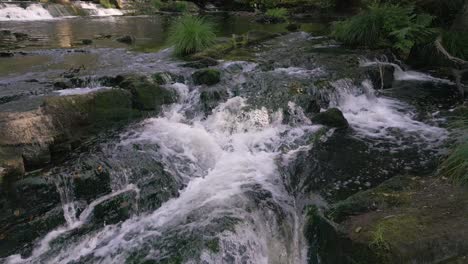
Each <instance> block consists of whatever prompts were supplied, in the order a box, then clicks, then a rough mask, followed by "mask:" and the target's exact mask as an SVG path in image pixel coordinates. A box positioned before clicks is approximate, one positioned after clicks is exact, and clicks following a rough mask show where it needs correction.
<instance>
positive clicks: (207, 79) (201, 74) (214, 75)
mask: <svg viewBox="0 0 468 264" xmlns="http://www.w3.org/2000/svg"><path fill="white" fill-rule="evenodd" d="M192 78H193V82H194V83H195V84H196V85H202V84H205V85H208V86H210V85H214V84H217V83H218V82H219V81H220V80H221V72H220V71H218V70H215V69H206V70H200V71H196V72H194V73H193V74H192Z"/></svg>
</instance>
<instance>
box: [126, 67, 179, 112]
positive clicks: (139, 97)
mask: <svg viewBox="0 0 468 264" xmlns="http://www.w3.org/2000/svg"><path fill="white" fill-rule="evenodd" d="M121 78H122V81H121V82H120V83H119V87H121V88H123V89H126V90H128V91H130V92H131V94H132V106H133V108H135V109H138V110H160V109H161V106H162V105H163V104H169V103H173V102H174V100H175V96H174V94H173V93H171V92H169V91H168V90H166V89H164V88H162V87H160V86H159V85H158V84H156V83H154V82H151V81H150V80H149V79H148V78H147V77H146V76H140V75H128V76H122V77H121Z"/></svg>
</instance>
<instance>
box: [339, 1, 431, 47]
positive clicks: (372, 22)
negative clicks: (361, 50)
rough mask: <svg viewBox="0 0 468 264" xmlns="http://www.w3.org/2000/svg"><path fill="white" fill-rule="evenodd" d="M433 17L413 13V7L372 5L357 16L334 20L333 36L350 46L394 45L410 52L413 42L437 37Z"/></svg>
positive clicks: (426, 40)
mask: <svg viewBox="0 0 468 264" xmlns="http://www.w3.org/2000/svg"><path fill="white" fill-rule="evenodd" d="M432 20H433V17H432V16H430V15H426V14H420V15H416V14H414V13H413V8H412V7H403V6H399V5H394V4H373V5H371V6H370V7H369V9H367V10H365V11H363V12H361V13H360V14H358V15H356V16H354V17H351V18H349V19H346V20H344V21H340V22H335V23H334V25H333V30H332V36H333V37H335V38H336V39H337V40H339V41H341V42H343V43H344V44H346V45H350V46H365V47H369V48H379V47H392V48H394V49H396V50H398V51H400V52H401V53H403V54H408V53H409V51H410V49H411V48H412V47H413V45H414V44H416V43H423V42H428V41H430V40H431V39H433V38H434V37H435V34H434V31H433V30H432V29H431V28H429V26H430V25H431V23H432Z"/></svg>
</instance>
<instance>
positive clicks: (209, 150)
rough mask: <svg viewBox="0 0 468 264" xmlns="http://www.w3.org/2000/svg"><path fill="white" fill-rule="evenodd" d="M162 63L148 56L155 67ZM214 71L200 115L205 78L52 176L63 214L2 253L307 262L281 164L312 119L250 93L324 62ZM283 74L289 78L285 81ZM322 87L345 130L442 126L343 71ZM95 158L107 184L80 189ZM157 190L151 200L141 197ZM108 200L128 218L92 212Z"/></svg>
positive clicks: (431, 133) (416, 131)
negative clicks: (212, 88) (103, 217)
mask: <svg viewBox="0 0 468 264" xmlns="http://www.w3.org/2000/svg"><path fill="white" fill-rule="evenodd" d="M285 38H286V41H287V42H286V41H279V43H280V46H281V48H282V49H285V50H287V51H288V52H290V50H294V49H292V48H291V47H290V45H286V44H285V43H287V44H291V43H294V44H296V43H301V41H302V42H304V41H307V40H308V36H307V35H306V34H302V33H301V34H296V35H292V37H291V36H287V37H285ZM291 45H293V44H291ZM300 45H302V46H305V45H304V43H301V44H300ZM273 48H274V47H273ZM272 54H275V55H276V56H280V55H281V53H280V52H278V53H275V52H272ZM278 54H279V55H278ZM287 55H288V56H289V53H287ZM288 58H289V57H288ZM163 63H164V62H163V61H162V60H158V65H159V66H161V65H163ZM171 65H172V64H171ZM219 69H221V70H222V71H223V74H224V76H223V79H224V82H222V83H221V84H220V86H222V85H226V86H227V87H228V90H229V91H228V92H229V93H230V94H236V95H238V96H233V97H231V98H230V99H227V101H225V102H224V103H221V104H219V105H218V106H217V107H216V108H214V110H212V111H209V113H208V114H206V112H203V111H200V109H201V107H200V104H201V103H202V102H200V93H201V91H203V87H197V86H191V85H190V83H189V82H188V83H186V84H182V83H175V84H172V85H170V87H169V88H172V89H173V90H175V91H176V92H177V93H178V94H179V102H178V103H175V104H173V105H171V106H169V107H167V108H165V109H164V110H163V112H162V114H161V115H159V116H158V117H153V118H148V119H146V120H144V121H143V122H142V123H140V124H138V125H134V126H131V127H129V128H128V129H127V131H126V132H124V133H122V134H120V135H119V138H118V139H117V142H114V141H111V142H110V143H106V144H104V146H101V147H100V151H99V152H98V151H96V153H93V155H90V156H93V157H85V158H83V159H84V160H86V159H88V158H89V159H91V158H93V159H96V160H98V161H97V162H94V163H90V164H86V162H83V164H84V165H83V166H81V167H80V166H78V167H79V168H77V169H76V170H75V171H73V172H72V171H71V169H70V171H67V170H64V171H60V172H59V173H57V174H56V175H52V176H51V178H52V180H54V181H55V182H56V185H57V189H58V190H59V193H60V196H61V200H62V204H63V205H62V206H63V211H64V216H65V220H66V223H65V224H64V226H62V227H59V228H56V229H55V230H53V231H51V232H49V233H48V234H47V235H46V236H44V237H43V238H41V239H39V240H38V241H36V243H35V245H34V249H33V250H32V252H30V254H26V256H21V255H12V256H10V257H8V258H7V259H5V262H6V263H142V262H145V261H148V263H149V262H151V261H152V262H154V263H158V262H162V263H167V262H170V261H175V260H177V261H179V262H186V263H291V264H296V263H306V262H307V257H306V256H307V246H306V244H305V242H304V239H303V237H302V236H303V235H302V222H303V216H302V214H303V211H302V210H303V205H304V204H305V203H306V201H297V200H296V199H297V197H295V195H296V194H295V193H292V192H291V191H290V188H289V186H287V183H286V182H287V180H285V179H284V177H285V176H284V174H283V171H282V170H281V168H282V167H287V166H288V164H289V163H290V162H291V161H294V159H295V158H296V157H297V156H298V155H300V154H301V153H303V152H307V151H313V150H314V145H313V143H311V142H312V140H311V138H312V137H313V136H314V135H316V132H318V131H320V130H321V128H322V127H321V126H319V125H314V124H313V123H312V122H311V121H310V120H309V119H308V118H307V114H306V113H304V111H303V109H302V108H301V107H299V106H298V104H296V103H294V102H289V101H288V100H289V99H290V97H287V101H288V102H287V104H286V105H285V106H284V109H278V107H277V106H272V107H271V108H266V107H264V106H263V105H270V104H269V102H266V101H268V100H273V99H275V98H266V97H265V98H266V99H264V102H263V105H262V104H259V103H258V102H259V101H258V100H257V99H258V97H259V95H262V94H261V92H263V91H267V92H270V91H271V90H268V89H272V90H275V91H285V93H286V94H287V95H288V96H290V93H291V91H294V92H296V93H302V92H303V91H302V90H301V87H300V86H299V84H297V83H299V82H304V83H312V82H313V81H314V80H316V79H318V78H323V77H324V76H326V74H327V68H326V67H321V65H318V67H317V65H314V67H306V66H304V65H294V64H293V65H281V66H280V67H276V69H274V68H273V69H269V70H262V69H260V67H259V65H257V64H253V63H246V62H229V63H224V64H222V65H221V66H219ZM184 73H185V72H184ZM190 73H191V72H189V73H187V74H186V75H187V76H189V74H190ZM187 76H186V77H187ZM268 78H271V79H269V80H268V81H269V82H267V79H268ZM290 83H294V85H293V86H292V87H291V86H287V84H290ZM270 85H271V86H272V87H269V86H270ZM331 86H332V88H333V89H331V90H330V91H326V92H324V91H322V92H321V93H323V94H322V95H323V96H324V97H327V98H328V99H329V102H330V107H338V108H340V109H341V110H342V111H343V114H344V116H345V117H346V118H347V119H348V121H349V123H350V126H351V128H352V130H351V131H352V132H351V131H350V132H349V133H353V135H356V136H357V137H359V138H362V139H369V140H371V141H373V140H378V141H385V142H392V143H395V145H402V144H407V143H405V142H408V141H411V142H412V143H411V144H413V143H416V144H414V145H417V143H418V142H429V143H433V144H439V143H440V141H442V140H443V138H444V137H445V135H446V132H445V130H443V129H440V128H437V127H433V126H430V125H427V124H425V123H423V122H419V121H415V120H414V119H413V117H414V116H413V114H412V113H413V112H412V109H411V107H410V106H409V105H406V104H403V103H401V102H399V101H397V100H395V99H391V98H385V97H378V96H376V95H375V92H374V90H373V88H372V86H371V85H370V84H369V83H368V82H364V83H362V85H356V84H353V82H351V81H350V80H348V79H345V78H343V79H339V80H336V81H334V82H331ZM239 87H240V88H239ZM285 87H287V88H285ZM249 89H251V90H250V91H249ZM314 89H315V88H314ZM234 90H235V92H234ZM64 92H65V90H64ZM69 92H72V93H75V92H76V93H81V92H88V90H86V91H84V90H76V91H71V90H70V91H69ZM317 93H318V92H317ZM252 102H254V103H252ZM322 110H324V109H322ZM333 131H334V130H333V129H331V130H329V133H327V135H330V134H332V133H334V132H333ZM396 132H397V133H396ZM327 135H325V137H326V136H327ZM325 140H326V139H325ZM94 156H96V157H94ZM80 162H82V161H81V160H79V161H77V163H79V164H81V163H80ZM310 162H313V161H310ZM95 167H96V169H95V170H96V171H97V172H98V174H99V175H100V177H104V176H105V175H104V173H101V172H102V171H109V175H108V176H109V177H110V189H109V190H105V191H103V192H102V193H100V194H99V195H94V196H90V195H88V194H86V195H83V194H81V196H82V197H81V198H78V196H79V195H80V194H77V193H75V189H74V186H73V185H74V184H76V183H75V180H76V178H79V177H78V176H79V175H76V174H84V171H86V170H89V168H95ZM161 168H163V169H161ZM154 186H156V187H157V188H159V189H157V191H156V192H153V193H151V194H148V193H147V190H145V188H153V187H154ZM161 193H164V197H163V198H161V197H160V196H159V195H161ZM83 197H85V198H83ZM119 197H123V198H124V199H123V202H122V201H121V200H116V199H118V198H119ZM155 197H156V198H158V199H159V198H161V199H159V200H158V202H155V203H154V204H151V199H155ZM114 201H118V202H119V203H117V204H118V206H117V207H118V208H119V209H121V208H131V209H130V210H128V211H130V214H129V215H128V217H126V218H125V219H123V220H122V221H115V222H111V223H107V222H106V221H103V222H99V221H98V220H96V219H95V218H97V217H98V216H97V214H98V213H99V212H96V209H97V208H99V207H102V206H103V205H104V204H106V203H109V202H114ZM160 201H161V203H159V202H160ZM298 204H301V206H299V205H298Z"/></svg>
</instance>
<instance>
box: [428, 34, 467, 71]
mask: <svg viewBox="0 0 468 264" xmlns="http://www.w3.org/2000/svg"><path fill="white" fill-rule="evenodd" d="M434 44H435V46H436V48H437V50H438V51H439V52H440V53H442V54H443V55H444V56H445V57H446V58H447V59H449V60H450V61H452V62H454V63H456V64H458V65H460V66H467V67H468V61H465V60H463V59H460V58H458V57H455V56H453V55H452V54H450V53H449V52H448V51H447V50H446V49H445V48H444V45H442V36H438V37H437V39H436V40H435V42H434Z"/></svg>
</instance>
